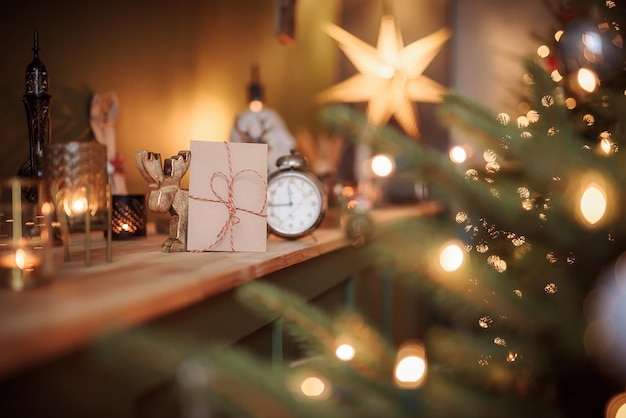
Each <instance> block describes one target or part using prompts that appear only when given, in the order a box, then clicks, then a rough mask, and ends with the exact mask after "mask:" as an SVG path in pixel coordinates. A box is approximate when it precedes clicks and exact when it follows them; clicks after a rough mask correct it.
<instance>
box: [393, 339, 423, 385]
mask: <svg viewBox="0 0 626 418" xmlns="http://www.w3.org/2000/svg"><path fill="white" fill-rule="evenodd" d="M427 369H428V364H427V362H426V351H425V350H424V345H423V344H422V343H421V342H419V341H412V340H411V341H407V342H405V343H404V344H402V346H401V347H400V349H399V350H398V354H397V356H396V367H395V371H394V377H395V381H396V385H398V386H399V387H401V388H403V389H415V388H417V387H419V386H420V385H421V384H422V382H423V381H424V379H425V378H426V372H427Z"/></svg>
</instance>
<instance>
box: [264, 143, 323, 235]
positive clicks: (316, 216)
mask: <svg viewBox="0 0 626 418" xmlns="http://www.w3.org/2000/svg"><path fill="white" fill-rule="evenodd" d="M276 166H277V167H278V171H275V172H274V173H272V174H271V175H270V176H269V178H268V180H267V225H268V229H269V231H270V232H271V233H273V234H275V235H277V236H279V237H283V238H289V239H295V238H300V237H302V236H304V235H307V234H311V233H312V232H313V231H314V230H315V229H316V228H317V227H318V226H319V225H320V223H321V222H322V219H324V214H325V213H326V208H327V204H328V203H327V201H328V200H327V196H326V191H325V188H324V185H323V184H322V183H321V182H320V181H319V179H318V178H317V177H316V176H315V174H313V173H312V172H311V171H310V170H309V169H308V165H307V162H306V160H305V159H304V157H303V156H302V155H301V154H300V153H298V152H295V151H292V152H291V154H290V155H284V156H282V157H280V158H278V160H277V161H276Z"/></svg>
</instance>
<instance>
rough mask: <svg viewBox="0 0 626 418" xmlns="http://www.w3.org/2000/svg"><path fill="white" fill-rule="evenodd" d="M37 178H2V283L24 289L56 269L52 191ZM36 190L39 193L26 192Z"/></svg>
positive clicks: (2, 285)
mask: <svg viewBox="0 0 626 418" xmlns="http://www.w3.org/2000/svg"><path fill="white" fill-rule="evenodd" d="M43 184H44V183H43V181H41V180H37V179H23V178H13V179H10V180H5V181H2V182H0V286H1V287H2V288H5V289H11V290H14V291H21V290H24V289H27V288H30V287H34V286H37V285H40V284H42V283H45V282H46V281H47V280H48V278H49V276H50V274H51V273H52V272H53V271H54V257H53V254H52V251H51V246H52V232H53V231H52V215H53V213H54V205H53V203H52V200H51V198H50V195H49V194H48V193H46V190H45V187H43ZM25 191H31V192H32V191H36V193H25Z"/></svg>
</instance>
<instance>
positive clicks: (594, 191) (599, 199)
mask: <svg viewBox="0 0 626 418" xmlns="http://www.w3.org/2000/svg"><path fill="white" fill-rule="evenodd" d="M606 208H607V200H606V194H605V192H604V191H603V190H602V188H601V186H599V185H597V184H591V185H589V186H587V188H586V189H585V191H584V192H583V194H582V197H581V198H580V211H581V213H582V215H583V218H584V219H585V221H587V223H589V224H590V225H595V224H597V223H598V222H600V220H601V219H602V218H603V217H604V214H605V213H606Z"/></svg>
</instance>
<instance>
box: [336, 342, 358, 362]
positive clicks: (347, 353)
mask: <svg viewBox="0 0 626 418" xmlns="http://www.w3.org/2000/svg"><path fill="white" fill-rule="evenodd" d="M335 355H336V356H337V358H338V359H339V360H341V361H350V360H352V359H353V358H354V356H355V355H356V350H355V349H354V347H353V346H351V345H350V344H348V343H343V344H339V345H338V346H337V349H336V350H335Z"/></svg>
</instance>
